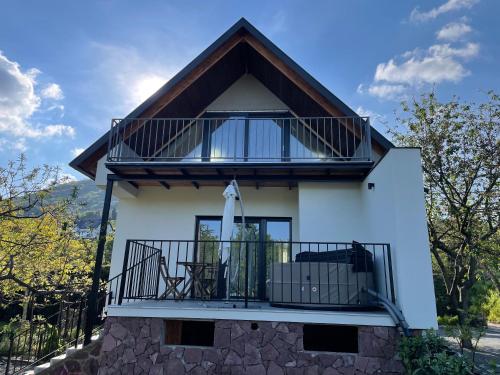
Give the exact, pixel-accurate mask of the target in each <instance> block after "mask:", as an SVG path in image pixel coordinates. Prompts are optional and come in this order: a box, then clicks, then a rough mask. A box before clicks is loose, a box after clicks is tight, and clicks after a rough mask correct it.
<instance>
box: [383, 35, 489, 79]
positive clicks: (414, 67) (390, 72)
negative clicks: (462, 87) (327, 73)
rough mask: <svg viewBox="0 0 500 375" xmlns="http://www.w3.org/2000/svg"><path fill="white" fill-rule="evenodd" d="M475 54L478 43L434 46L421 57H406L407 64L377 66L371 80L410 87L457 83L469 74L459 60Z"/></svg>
mask: <svg viewBox="0 0 500 375" xmlns="http://www.w3.org/2000/svg"><path fill="white" fill-rule="evenodd" d="M478 53H479V44H477V43H468V44H467V45H465V46H464V47H462V48H453V47H451V46H450V45H449V44H436V45H433V46H431V47H429V48H428V49H427V51H425V52H423V53H421V52H420V51H418V50H415V51H413V52H407V53H405V55H404V56H405V57H406V58H407V60H406V61H403V62H401V63H398V62H396V61H395V60H394V59H390V60H389V61H388V62H387V63H381V64H378V65H377V68H376V70H375V77H374V80H375V82H381V81H385V82H388V83H399V84H409V85H419V84H423V83H431V84H432V83H440V82H443V81H451V82H458V81H460V80H461V79H462V78H464V77H465V76H467V75H468V74H470V72H469V71H468V70H467V69H466V68H465V67H464V66H463V65H462V63H461V61H459V59H469V58H472V57H475V56H477V54H478Z"/></svg>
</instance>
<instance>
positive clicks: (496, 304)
mask: <svg viewBox="0 0 500 375" xmlns="http://www.w3.org/2000/svg"><path fill="white" fill-rule="evenodd" d="M483 308H484V311H485V312H486V314H487V317H488V322H490V323H500V294H499V293H498V292H497V291H493V290H490V291H489V293H488V298H487V299H486V302H485V304H484V305H483Z"/></svg>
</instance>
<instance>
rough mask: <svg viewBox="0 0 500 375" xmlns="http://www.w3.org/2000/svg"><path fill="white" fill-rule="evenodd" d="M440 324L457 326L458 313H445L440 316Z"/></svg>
mask: <svg viewBox="0 0 500 375" xmlns="http://www.w3.org/2000/svg"><path fill="white" fill-rule="evenodd" d="M437 320H438V324H439V325H440V326H456V325H457V324H458V316H457V315H443V316H438V319H437Z"/></svg>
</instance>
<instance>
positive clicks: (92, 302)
mask: <svg viewBox="0 0 500 375" xmlns="http://www.w3.org/2000/svg"><path fill="white" fill-rule="evenodd" d="M112 193H113V180H112V179H111V178H110V175H108V177H107V182H106V194H105V196H104V204H103V207H102V216H101V228H100V231H99V239H98V243H97V252H96V256H95V266H94V274H93V277H92V288H91V290H90V294H89V298H88V304H87V306H88V307H87V318H86V319H85V335H84V341H83V345H88V344H90V342H91V340H92V328H93V326H94V323H95V321H96V320H97V314H98V306H97V305H98V296H99V284H100V278H101V269H102V259H103V256H104V247H105V245H106V234H107V231H108V221H109V209H110V206H111V196H112Z"/></svg>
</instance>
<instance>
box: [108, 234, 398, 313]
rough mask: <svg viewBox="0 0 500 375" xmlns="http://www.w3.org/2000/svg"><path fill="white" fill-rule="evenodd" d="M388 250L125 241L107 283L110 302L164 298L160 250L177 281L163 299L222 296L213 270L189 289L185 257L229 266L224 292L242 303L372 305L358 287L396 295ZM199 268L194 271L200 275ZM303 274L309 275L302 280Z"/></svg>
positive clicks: (326, 244)
mask: <svg viewBox="0 0 500 375" xmlns="http://www.w3.org/2000/svg"><path fill="white" fill-rule="evenodd" d="M222 247H225V248H229V253H230V255H229V260H228V263H227V264H226V265H221V264H220V259H219V249H220V248H222ZM248 249H250V252H251V254H252V255H251V256H250V258H249V259H250V260H251V261H250V262H248V261H247V262H244V261H242V259H244V258H247V255H246V251H247V250H248ZM259 249H263V252H261V253H260V256H265V257H266V259H267V260H266V262H268V266H267V267H268V268H267V271H265V270H258V269H257V266H258V264H259V263H260V262H258V261H257V258H256V257H257V253H258V251H260V250H259ZM390 252H391V250H390V246H389V244H385V243H357V242H353V243H348V242H338V243H335V242H300V241H257V240H255V241H252V240H246V241H238V240H236V241H224V242H221V241H218V240H186V241H176V240H128V241H127V247H126V251H125V258H124V265H123V271H122V273H121V274H120V275H119V276H118V277H115V278H113V279H111V280H112V282H110V284H113V286H112V287H113V294H114V296H115V297H114V298H113V299H111V300H110V304H122V303H125V302H128V301H137V300H142V299H158V298H159V296H160V295H162V296H165V293H162V291H163V290H160V289H161V288H162V286H163V285H162V282H161V280H160V275H159V268H158V271H157V267H159V264H160V258H161V257H162V256H164V257H165V259H166V262H165V265H166V267H167V272H166V273H167V274H169V275H170V276H172V278H175V279H179V280H178V284H176V285H178V286H179V290H178V291H177V292H176V293H172V294H171V295H167V296H166V298H167V299H179V295H182V297H181V298H180V299H210V300H220V301H223V300H226V299H227V295H228V294H227V293H226V290H224V292H220V291H219V290H218V288H219V287H220V286H221V283H220V282H219V280H218V278H216V280H214V277H213V275H212V274H210V277H209V279H206V280H203V279H202V280H199V282H201V283H202V284H203V285H205V286H206V285H208V284H209V283H212V284H211V286H210V287H209V288H208V289H207V290H208V291H207V292H206V293H203V292H201V291H200V290H202V289H200V288H194V286H193V283H192V282H191V281H190V278H191V277H193V275H192V274H191V272H190V270H189V269H187V268H186V266H185V264H186V263H190V262H191V263H199V264H200V265H203V264H206V265H209V266H210V267H208V268H209V269H210V270H212V269H213V268H214V267H216V268H218V269H219V272H220V274H224V272H223V271H221V268H220V267H221V266H223V267H229V272H228V275H231V276H230V279H231V281H230V285H229V286H228V287H227V288H228V289H227V290H229V294H230V295H231V298H232V299H233V300H241V301H244V302H245V307H246V306H247V305H248V301H249V300H254V301H269V302H271V303H272V304H281V305H284V304H288V305H293V304H295V305H327V306H333V305H335V306H341V305H342V306H344V307H355V306H356V307H369V306H375V305H378V303H375V301H372V300H371V299H370V298H369V296H368V295H367V294H366V293H365V292H366V289H367V288H372V289H374V290H377V291H378V293H380V295H382V296H384V297H385V298H387V299H390V300H392V301H395V295H394V285H393V283H394V281H393V276H392V259H391V254H390ZM235 257H236V258H235ZM294 258H295V259H294ZM137 260H139V262H137ZM131 261H132V262H135V264H134V265H133V266H132V267H130V266H128V264H130V262H131ZM235 267H236V268H238V269H239V271H238V270H236V269H235ZM241 267H242V268H241ZM240 268H241V269H240ZM249 269H251V272H249ZM222 270H223V269H222ZM203 272H204V271H200V273H199V275H201V274H203ZM234 272H239V276H238V277H233V276H234V275H233V273H234ZM258 272H266V273H267V276H266V277H265V278H266V280H267V281H265V285H263V284H262V280H261V281H258V278H257V276H256V275H257V273H258ZM299 273H300V274H301V275H300V277H299ZM302 273H303V275H302ZM249 274H250V276H249ZM199 275H198V276H197V277H200V276H199ZM294 275H295V276H294ZM306 276H307V277H308V278H309V279H308V280H306V279H304V278H303V277H306ZM321 278H323V279H321ZM349 278H351V279H350V280H349ZM227 281H228V280H225V281H224V282H223V283H222V284H226V283H227ZM139 282H140V283H141V284H139ZM214 283H216V285H215V284H214ZM280 288H281V289H280ZM307 289H310V290H311V292H310V293H309V294H304V293H303V292H301V291H300V290H307ZM322 289H323V290H322ZM266 290H267V291H266ZM284 291H285V292H284ZM297 291H298V292H297ZM273 293H274V294H273ZM313 293H315V294H314V296H313ZM322 293H323V294H322Z"/></svg>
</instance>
